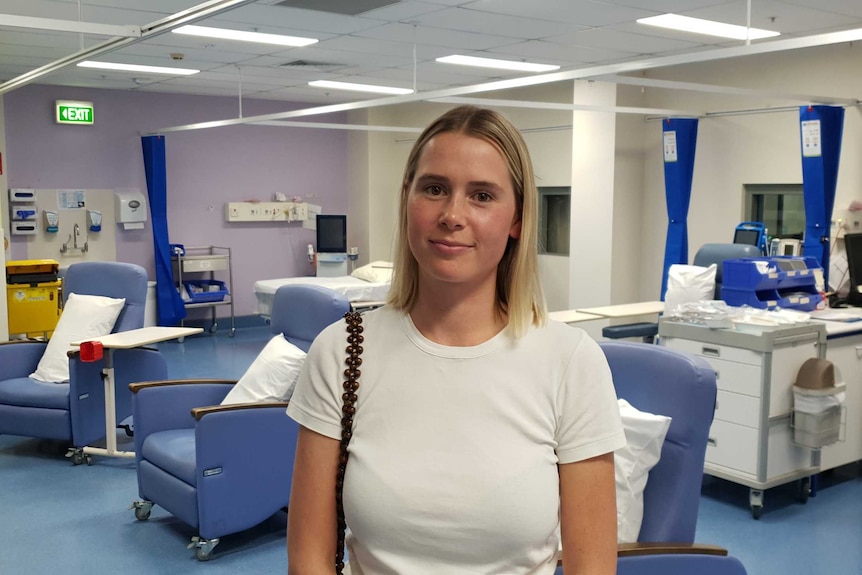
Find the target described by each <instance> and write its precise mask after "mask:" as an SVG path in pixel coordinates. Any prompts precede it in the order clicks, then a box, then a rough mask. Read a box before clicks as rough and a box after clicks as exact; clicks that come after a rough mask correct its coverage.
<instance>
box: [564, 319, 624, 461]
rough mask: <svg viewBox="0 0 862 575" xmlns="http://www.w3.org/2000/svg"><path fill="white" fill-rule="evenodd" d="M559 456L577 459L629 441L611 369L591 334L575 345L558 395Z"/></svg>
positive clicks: (572, 459) (600, 452)
mask: <svg viewBox="0 0 862 575" xmlns="http://www.w3.org/2000/svg"><path fill="white" fill-rule="evenodd" d="M557 414H558V416H557V431H556V441H557V449H556V451H557V458H558V460H559V462H560V463H573V462H575V461H581V460H584V459H589V458H591V457H596V456H598V455H603V454H605V453H610V452H612V451H614V450H616V449H619V448H620V447H622V446H624V445H625V444H626V437H625V432H624V431H623V426H622V421H621V419H620V412H619V407H618V404H617V397H616V392H615V391H614V385H613V379H612V377H611V370H610V367H609V366H608V362H607V359H605V354H604V353H603V352H602V350H601V348H600V347H599V346H598V344H597V343H596V342H595V341H593V340H592V339H591V338H590V337H586V336H585V337H583V338H581V340H580V342H579V343H578V344H577V345H576V347H575V348H574V351H573V352H572V355H571V357H570V359H569V364H568V367H567V369H566V370H565V372H564V376H563V380H562V382H561V384H560V389H559V392H558V395H557Z"/></svg>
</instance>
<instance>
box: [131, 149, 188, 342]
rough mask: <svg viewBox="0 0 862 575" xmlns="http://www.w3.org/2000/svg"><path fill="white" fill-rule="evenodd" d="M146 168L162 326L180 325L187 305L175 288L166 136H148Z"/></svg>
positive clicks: (157, 298) (160, 323)
mask: <svg viewBox="0 0 862 575" xmlns="http://www.w3.org/2000/svg"><path fill="white" fill-rule="evenodd" d="M141 145H142V146H143V148H144V171H145V172H146V175H147V197H148V198H149V201H150V216H151V217H152V218H153V253H154V255H155V259H156V300H157V302H158V311H159V325H168V326H171V325H177V324H178V323H179V322H180V320H181V319H183V318H184V317H186V308H185V305H184V304H183V300H182V298H181V297H180V294H179V293H177V290H176V288H174V277H173V271H172V269H171V249H170V245H169V244H168V207H167V203H168V174H167V168H166V167H165V138H164V136H144V137H142V138H141Z"/></svg>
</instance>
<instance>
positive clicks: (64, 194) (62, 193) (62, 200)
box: [57, 190, 87, 210]
mask: <svg viewBox="0 0 862 575" xmlns="http://www.w3.org/2000/svg"><path fill="white" fill-rule="evenodd" d="M86 196H87V194H86V193H85V192H84V190H57V207H59V208H60V209H61V210H77V209H79V208H86V207H87V197H86Z"/></svg>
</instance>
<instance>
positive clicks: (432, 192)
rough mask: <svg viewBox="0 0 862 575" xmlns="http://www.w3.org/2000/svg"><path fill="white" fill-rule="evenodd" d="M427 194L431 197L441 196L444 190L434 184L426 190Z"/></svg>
mask: <svg viewBox="0 0 862 575" xmlns="http://www.w3.org/2000/svg"><path fill="white" fill-rule="evenodd" d="M425 193H426V194H428V195H429V196H439V195H440V194H442V193H443V188H442V187H440V186H438V185H436V184H434V185H431V186H428V187H427V188H425Z"/></svg>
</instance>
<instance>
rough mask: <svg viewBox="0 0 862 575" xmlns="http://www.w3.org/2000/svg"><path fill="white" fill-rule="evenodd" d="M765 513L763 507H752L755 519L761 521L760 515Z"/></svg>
mask: <svg viewBox="0 0 862 575" xmlns="http://www.w3.org/2000/svg"><path fill="white" fill-rule="evenodd" d="M761 513H763V505H752V506H751V516H752V517H754V518H755V519H760V514H761Z"/></svg>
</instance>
